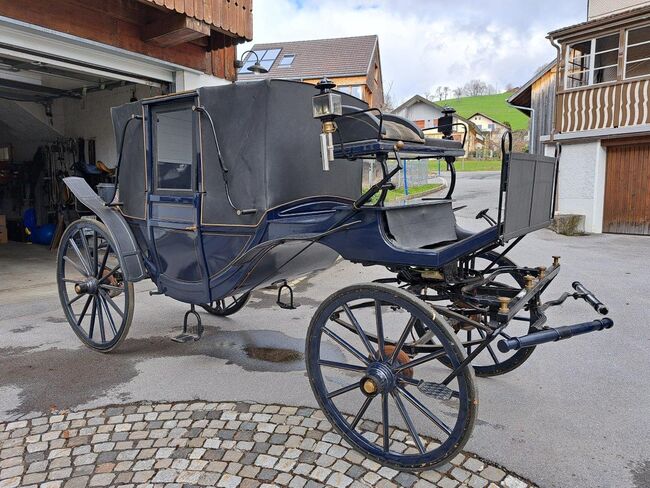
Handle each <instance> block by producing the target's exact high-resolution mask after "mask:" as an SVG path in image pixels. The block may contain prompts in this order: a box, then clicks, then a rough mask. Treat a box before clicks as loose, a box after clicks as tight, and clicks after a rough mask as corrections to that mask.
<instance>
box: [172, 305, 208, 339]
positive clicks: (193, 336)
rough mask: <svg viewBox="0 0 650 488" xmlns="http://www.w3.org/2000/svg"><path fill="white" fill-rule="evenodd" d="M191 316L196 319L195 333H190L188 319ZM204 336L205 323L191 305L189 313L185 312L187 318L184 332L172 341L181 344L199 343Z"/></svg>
mask: <svg viewBox="0 0 650 488" xmlns="http://www.w3.org/2000/svg"><path fill="white" fill-rule="evenodd" d="M190 315H193V316H194V318H196V332H195V333H192V332H189V327H188V319H189V317H190ZM202 335H203V322H201V316H200V315H199V314H198V313H197V311H196V309H195V308H194V304H193V303H192V304H191V305H190V309H189V310H188V311H187V312H185V316H184V317H183V332H182V333H181V334H179V335H177V336H175V337H172V341H174V342H180V343H182V344H184V343H186V342H194V341H198V340H199V339H200V338H201V336H202Z"/></svg>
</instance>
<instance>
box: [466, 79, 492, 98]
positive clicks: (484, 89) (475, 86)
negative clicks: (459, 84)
mask: <svg viewBox="0 0 650 488" xmlns="http://www.w3.org/2000/svg"><path fill="white" fill-rule="evenodd" d="M462 91H463V95H465V96H466V97H476V96H479V95H486V94H487V93H488V85H487V83H485V82H484V81H482V80H470V81H468V82H467V83H465V84H464V85H463V88H462Z"/></svg>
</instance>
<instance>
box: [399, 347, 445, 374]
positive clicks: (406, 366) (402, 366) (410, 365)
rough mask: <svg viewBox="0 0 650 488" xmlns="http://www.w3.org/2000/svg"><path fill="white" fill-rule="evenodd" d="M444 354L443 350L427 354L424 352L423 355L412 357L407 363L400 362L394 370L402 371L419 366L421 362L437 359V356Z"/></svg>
mask: <svg viewBox="0 0 650 488" xmlns="http://www.w3.org/2000/svg"><path fill="white" fill-rule="evenodd" d="M444 355H445V351H444V350H441V351H436V352H432V353H429V354H425V355H424V356H420V357H419V358H417V359H414V360H413V361H409V362H408V363H404V364H400V365H399V366H397V367H396V368H395V371H397V372H401V371H404V370H405V369H409V368H414V367H415V366H419V365H421V364H424V363H428V362H429V361H433V360H434V359H438V358H440V357H442V356H444Z"/></svg>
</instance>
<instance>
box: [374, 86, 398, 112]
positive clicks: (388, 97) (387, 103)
mask: <svg viewBox="0 0 650 488" xmlns="http://www.w3.org/2000/svg"><path fill="white" fill-rule="evenodd" d="M392 90H393V82H392V81H391V82H390V83H389V84H388V89H384V102H383V103H382V104H381V105H380V106H379V107H377V108H379V110H381V111H382V112H392V111H393V110H394V109H395V101H394V100H393V95H392V94H391V91H392Z"/></svg>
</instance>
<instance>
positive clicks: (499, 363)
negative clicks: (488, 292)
mask: <svg viewBox="0 0 650 488" xmlns="http://www.w3.org/2000/svg"><path fill="white" fill-rule="evenodd" d="M498 257H499V253H497V252H494V251H488V252H485V253H482V254H480V255H478V256H477V257H476V258H475V260H474V263H473V267H474V269H476V270H481V271H482V270H484V269H485V268H487V267H488V266H489V264H490V263H492V261H494V259H497V258H498ZM502 267H507V268H514V267H516V264H515V263H514V262H513V261H511V260H510V259H508V258H507V257H501V258H498V260H497V263H496V266H495V267H494V268H492V271H496V270H497V269H498V268H502ZM494 285H498V286H502V287H512V288H513V289H521V288H522V287H523V286H524V285H525V281H524V279H523V277H522V276H521V275H520V274H519V273H517V272H515V271H512V272H506V273H504V274H502V275H501V276H500V277H499V279H498V281H497V282H495V283H494ZM436 304H437V305H445V303H444V302H436ZM476 318H478V317H476ZM538 318H539V314H538V312H537V310H530V311H524V310H522V311H521V312H520V313H519V314H518V315H517V317H516V318H515V319H513V320H512V321H511V322H510V324H508V327H506V329H505V330H504V331H502V332H501V333H500V334H499V336H498V337H497V338H496V339H495V340H493V341H492V343H491V344H490V345H488V346H487V347H486V348H485V349H483V351H481V352H480V353H479V354H478V356H476V357H475V358H474V359H473V360H472V363H471V364H472V366H473V367H474V372H475V373H476V376H480V377H489V376H499V375H502V374H505V373H509V372H510V371H512V370H514V369H516V368H518V367H519V366H521V365H522V364H523V363H524V362H525V361H526V360H527V359H528V358H529V357H530V355H531V354H532V353H533V351H534V350H535V348H534V347H527V348H523V349H520V350H518V351H509V352H506V353H503V352H501V351H499V350H498V348H497V347H496V343H497V342H498V341H499V340H500V339H504V338H505V339H509V338H510V337H517V336H521V335H525V334H528V333H530V332H534V329H533V328H532V325H533V324H534V323H535V322H536V321H537V319H538ZM450 325H451V326H452V328H453V329H454V330H455V331H456V333H457V335H458V337H459V340H460V341H461V344H462V345H463V347H464V349H465V352H466V354H468V355H469V354H470V353H471V352H472V351H474V349H475V348H477V347H478V346H479V344H480V343H481V342H482V341H483V339H485V338H486V337H487V333H486V332H485V331H484V330H481V329H478V328H472V327H469V328H468V327H463V326H460V325H459V324H455V323H454V321H453V320H450ZM415 329H416V332H417V334H418V336H419V337H420V338H422V337H424V336H425V334H427V332H428V331H426V329H425V328H424V327H422V326H421V325H420V324H416V325H415ZM427 335H430V334H427ZM432 342H433V343H435V342H436V341H435V339H433V341H432ZM439 360H440V362H442V363H443V364H445V365H447V366H448V367H451V363H449V362H448V361H447V360H446V358H444V357H443V358H440V359H439Z"/></svg>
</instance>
